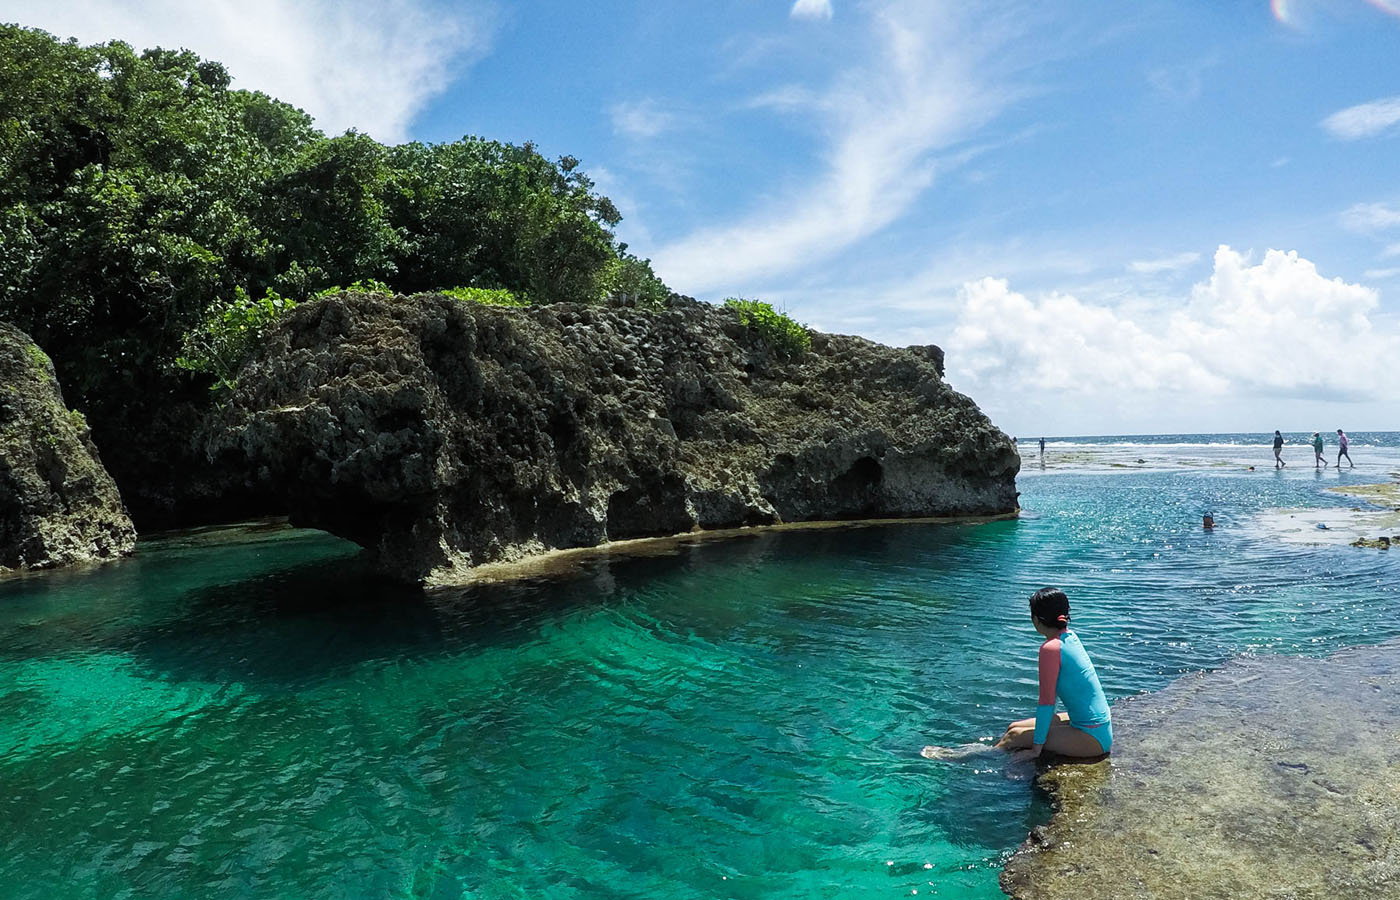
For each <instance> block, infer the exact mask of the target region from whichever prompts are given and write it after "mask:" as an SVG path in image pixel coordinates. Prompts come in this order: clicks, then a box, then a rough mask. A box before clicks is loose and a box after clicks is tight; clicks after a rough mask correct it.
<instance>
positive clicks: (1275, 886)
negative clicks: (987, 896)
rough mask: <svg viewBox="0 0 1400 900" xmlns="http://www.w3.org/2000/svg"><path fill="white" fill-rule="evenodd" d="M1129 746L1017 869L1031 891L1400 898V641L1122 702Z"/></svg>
mask: <svg viewBox="0 0 1400 900" xmlns="http://www.w3.org/2000/svg"><path fill="white" fill-rule="evenodd" d="M1113 720H1114V721H1113V725H1114V728H1113V731H1114V734H1113V756H1112V757H1110V758H1109V760H1107V761H1105V762H1100V763H1095V764H1093V765H1063V766H1060V767H1058V768H1055V769H1053V770H1051V771H1050V772H1049V773H1048V774H1047V775H1046V776H1044V777H1043V779H1042V783H1044V784H1046V786H1047V787H1049V788H1050V790H1051V792H1052V793H1053V795H1054V796H1055V799H1056V805H1057V807H1058V810H1057V812H1056V813H1055V816H1054V818H1053V819H1052V820H1051V821H1050V823H1049V825H1047V826H1044V827H1043V828H1040V829H1037V830H1036V831H1035V832H1033V833H1032V835H1031V837H1030V839H1028V840H1027V841H1026V842H1025V843H1024V844H1023V845H1022V846H1021V849H1020V850H1018V851H1017V852H1016V854H1015V855H1014V856H1012V858H1011V860H1010V861H1009V862H1008V863H1007V865H1006V868H1005V869H1004V870H1003V873H1002V879H1001V885H1002V888H1003V890H1005V891H1006V893H1007V894H1009V895H1010V896H1012V897H1014V898H1017V900H1071V898H1074V900H1079V898H1084V897H1093V898H1096V900H1138V898H1152V900H1213V898H1219V900H1227V898H1228V900H1233V898H1244V897H1249V898H1255V897H1258V898H1278V900H1284V898H1287V900H1353V898H1354V900H1373V898H1379V897H1400V830H1397V829H1396V826H1395V823H1396V821H1397V819H1400V740H1398V739H1400V641H1394V640H1392V641H1389V642H1388V643H1385V644H1381V645H1379V646H1375V647H1358V648H1353V649H1350V650H1345V651H1342V652H1340V653H1338V654H1336V655H1334V656H1332V657H1330V658H1327V659H1310V658H1299V657H1257V658H1245V659H1241V660H1238V661H1235V662H1232V663H1230V664H1229V665H1227V666H1225V667H1224V668H1222V669H1220V670H1218V671H1215V672H1211V673H1207V674H1204V675H1193V676H1189V677H1187V678H1184V679H1182V680H1180V681H1178V682H1176V683H1174V684H1172V685H1170V686H1169V687H1168V688H1167V689H1166V690H1164V691H1161V692H1160V693H1157V694H1150V695H1146V696H1143V697H1136V698H1132V699H1130V700H1127V701H1120V702H1119V703H1117V704H1115V705H1114V707H1113Z"/></svg>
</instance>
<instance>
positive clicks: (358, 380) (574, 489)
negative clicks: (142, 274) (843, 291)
mask: <svg viewBox="0 0 1400 900" xmlns="http://www.w3.org/2000/svg"><path fill="white" fill-rule="evenodd" d="M942 362H943V359H942V351H940V350H939V349H938V348H936V347H913V348H905V349H893V348H889V347H884V346H881V345H879V344H875V343H873V342H871V341H867V340H864V339H861V338H856V337H846V336H842V335H825V334H820V333H814V334H813V335H812V345H811V349H810V350H809V351H807V352H806V353H804V354H802V356H801V357H800V358H798V359H793V360H786V359H781V358H778V357H775V356H773V355H772V354H771V353H769V352H768V350H767V348H766V347H765V346H764V345H762V344H761V343H755V342H753V341H752V340H751V339H750V338H749V337H748V330H747V329H745V328H743V327H742V325H741V324H740V323H739V322H738V320H737V317H736V316H735V314H734V313H732V312H730V311H726V310H722V309H720V308H718V307H714V306H711V305H709V304H704V303H697V302H695V301H693V300H687V299H685V298H676V299H674V300H673V302H672V303H671V305H670V307H669V308H667V309H664V310H659V311H650V310H637V309H625V308H600V307H590V306H580V305H574V304H552V305H546V306H541V307H532V308H527V309H503V308H493V307H488V306H482V305H480V304H474V303H462V302H459V301H456V300H453V299H451V298H447V297H442V296H435V295H422V296H417V297H412V298H392V299H391V298H387V297H382V296H373V295H364V294H342V295H337V296H333V297H328V298H325V299H322V300H319V301H315V302H312V303H308V304H304V305H302V306H301V307H298V308H297V309H296V310H294V311H292V312H291V313H289V314H288V315H287V316H286V317H285V318H283V319H282V320H281V321H279V322H278V323H277V324H276V325H275V326H274V327H273V328H272V329H270V331H269V333H268V335H267V339H266V342H265V344H264V346H262V347H261V348H259V350H258V352H257V353H256V354H255V355H254V357H253V359H252V360H251V361H250V362H249V363H248V364H247V365H245V366H244V367H243V369H242V370H241V371H240V372H239V374H238V388H237V390H236V391H235V392H234V394H233V397H232V403H231V404H230V406H229V408H228V409H227V410H226V411H225V414H224V416H223V419H222V421H221V422H219V423H218V426H217V427H216V428H215V429H213V431H212V432H211V435H210V438H209V444H208V446H209V453H210V456H211V458H213V459H215V460H223V461H224V464H226V465H228V466H229V467H233V466H236V465H240V464H246V465H248V466H249V473H250V475H249V477H250V479H251V481H253V482H255V483H257V484H261V485H270V486H272V489H273V490H274V492H275V493H278V494H280V495H281V496H284V497H285V498H286V502H287V507H288V508H287V511H288V512H289V513H290V514H291V516H292V518H293V521H295V522H297V523H298V524H302V525H307V526H310V527H315V528H322V529H324V530H327V531H330V532H332V533H334V534H338V535H341V536H343V537H346V538H349V539H350V540H353V541H356V542H357V543H359V544H361V545H362V546H364V547H366V548H368V549H369V550H370V551H371V553H372V554H373V556H374V558H375V559H376V561H377V563H378V564H379V566H380V567H381V568H382V569H383V570H385V571H387V572H390V573H392V574H394V575H396V576H398V577H401V578H405V579H409V580H424V579H427V580H433V579H439V580H442V579H450V578H451V577H453V576H454V574H460V573H461V572H462V571H463V570H466V569H469V568H471V567H473V566H477V565H482V564H485V563H491V562H499V561H508V560H513V559H519V558H522V557H525V556H529V555H532V554H537V553H540V552H543V551H548V550H552V549H562V548H572V547H587V546H593V545H598V544H602V543H605V542H608V541H615V540H619V539H625V538H637V537H651V536H661V535H669V534H675V533H678V532H687V531H691V530H695V529H718V528H729V527H735V526H744V525H762V524H771V523H776V522H780V521H783V522H795V521H811V520H820V519H846V518H892V517H921V516H935V515H986V514H999V513H1007V512H1011V511H1014V510H1015V509H1016V486H1015V476H1016V473H1017V471H1018V469H1019V465H1020V459H1019V457H1018V456H1017V454H1016V452H1015V451H1014V449H1013V448H1012V446H1011V442H1010V439H1009V438H1007V436H1006V435H1004V434H1002V433H1001V432H1000V431H999V430H997V429H996V428H995V427H994V426H993V425H992V424H991V423H990V422H989V421H988V420H987V418H986V417H985V416H984V415H983V414H982V413H981V412H980V411H979V410H978V409H977V407H976V405H975V404H973V402H972V401H971V400H969V399H968V398H967V397H965V396H963V395H962V394H959V393H957V392H956V391H954V390H952V389H951V388H950V387H948V385H947V383H946V382H944V381H943V379H942V377H941V375H942Z"/></svg>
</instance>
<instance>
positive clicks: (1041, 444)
mask: <svg viewBox="0 0 1400 900" xmlns="http://www.w3.org/2000/svg"><path fill="white" fill-rule="evenodd" d="M1040 455H1041V456H1044V455H1045V438H1041V439H1040Z"/></svg>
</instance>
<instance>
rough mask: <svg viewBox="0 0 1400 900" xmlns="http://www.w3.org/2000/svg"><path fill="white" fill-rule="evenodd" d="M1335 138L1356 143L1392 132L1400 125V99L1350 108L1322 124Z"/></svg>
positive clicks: (1379, 101) (1388, 99) (1383, 100)
mask: <svg viewBox="0 0 1400 900" xmlns="http://www.w3.org/2000/svg"><path fill="white" fill-rule="evenodd" d="M1320 124H1321V125H1322V127H1323V128H1324V129H1326V130H1327V131H1328V132H1329V133H1331V135H1332V136H1333V137H1335V138H1340V139H1341V140H1344V141H1355V140H1359V139H1361V138H1366V137H1373V136H1375V135H1378V134H1381V133H1382V132H1385V131H1390V130H1391V129H1393V128H1394V127H1395V126H1396V125H1400V97H1385V98H1383V99H1380V100H1372V101H1371V102H1370V103H1361V104H1358V105H1356V106H1349V107H1347V108H1346V109H1343V110H1340V111H1338V112H1334V113H1332V115H1330V116H1328V117H1327V118H1325V119H1323V120H1322V122H1321V123H1320Z"/></svg>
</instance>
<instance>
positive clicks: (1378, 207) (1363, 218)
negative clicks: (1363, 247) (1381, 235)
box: [1341, 203, 1400, 234]
mask: <svg viewBox="0 0 1400 900" xmlns="http://www.w3.org/2000/svg"><path fill="white" fill-rule="evenodd" d="M1341 218H1342V226H1343V227H1345V228H1348V229H1350V230H1352V231H1359V232H1361V233H1363V234H1370V233H1372V232H1376V231H1384V230H1386V229H1388V228H1394V227H1395V226H1397V225H1400V209H1396V208H1395V207H1393V206H1387V205H1386V204H1384V203H1358V204H1356V205H1355V206H1352V207H1350V208H1348V209H1347V210H1345V211H1344V212H1343V213H1342V217H1341Z"/></svg>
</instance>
